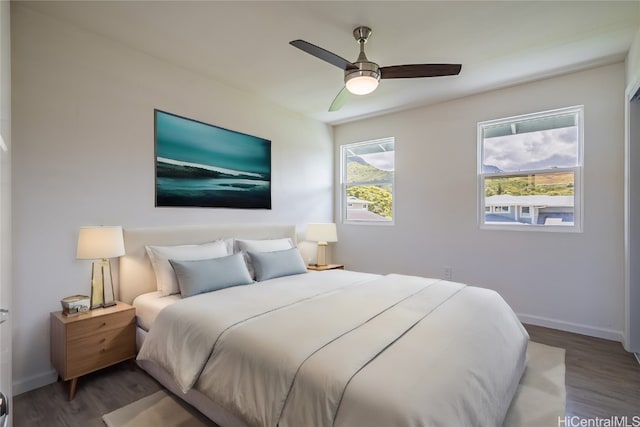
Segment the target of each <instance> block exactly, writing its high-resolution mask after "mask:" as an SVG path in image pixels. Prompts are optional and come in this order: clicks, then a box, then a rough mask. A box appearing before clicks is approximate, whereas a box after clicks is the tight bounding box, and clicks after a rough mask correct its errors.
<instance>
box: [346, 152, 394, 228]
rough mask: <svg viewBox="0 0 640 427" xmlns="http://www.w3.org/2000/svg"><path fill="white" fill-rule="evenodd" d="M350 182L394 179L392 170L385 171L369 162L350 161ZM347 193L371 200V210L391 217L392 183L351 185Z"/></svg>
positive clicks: (348, 174)
mask: <svg viewBox="0 0 640 427" xmlns="http://www.w3.org/2000/svg"><path fill="white" fill-rule="evenodd" d="M347 176H348V177H349V181H348V182H350V183H351V182H381V181H382V182H389V183H391V181H392V179H393V172H392V171H384V170H381V169H378V168H376V167H374V166H371V165H369V164H362V163H359V162H357V161H350V162H349V163H348V164H347ZM347 195H349V196H353V197H357V198H358V199H361V200H367V201H369V202H371V204H369V207H368V209H369V212H373V213H375V214H377V215H380V216H383V217H385V218H389V219H391V216H392V206H393V196H392V194H391V191H390V185H382V186H380V185H364V186H358V187H349V188H348V189H347Z"/></svg>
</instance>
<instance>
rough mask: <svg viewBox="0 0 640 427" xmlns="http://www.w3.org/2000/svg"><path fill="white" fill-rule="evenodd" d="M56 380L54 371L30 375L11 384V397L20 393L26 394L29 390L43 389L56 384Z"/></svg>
mask: <svg viewBox="0 0 640 427" xmlns="http://www.w3.org/2000/svg"><path fill="white" fill-rule="evenodd" d="M57 379H58V373H57V372H56V371H55V370H51V371H47V372H43V373H41V374H37V375H32V376H30V377H28V378H23V379H21V380H17V381H14V382H13V395H14V396H17V395H19V394H22V393H26V392H28V391H31V390H35V389H37V388H40V387H44V386H46V385H48V384H51V383H54V382H56V381H57Z"/></svg>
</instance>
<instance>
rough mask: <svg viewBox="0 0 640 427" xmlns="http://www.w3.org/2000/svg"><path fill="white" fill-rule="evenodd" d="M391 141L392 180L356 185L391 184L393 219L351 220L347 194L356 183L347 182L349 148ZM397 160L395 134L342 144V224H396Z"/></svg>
mask: <svg viewBox="0 0 640 427" xmlns="http://www.w3.org/2000/svg"><path fill="white" fill-rule="evenodd" d="M389 142H393V159H394V161H393V163H394V170H393V176H392V178H391V182H390V183H389V182H388V181H368V182H363V183H361V184H359V185H355V186H369V185H373V186H376V185H391V220H390V221H372V220H349V219H348V218H347V208H348V205H349V202H348V199H347V197H348V195H347V188H348V187H353V186H354V184H353V183H349V184H348V183H347V161H346V160H347V158H346V154H347V150H349V149H350V148H354V147H362V146H366V145H374V144H384V143H389ZM395 160H396V139H395V137H393V136H389V137H384V138H377V139H371V140H366V141H360V142H352V143H349V144H342V145H340V204H339V206H340V219H341V223H342V224H347V225H373V226H393V225H395V220H396V191H395V187H396V183H395V180H396V171H395Z"/></svg>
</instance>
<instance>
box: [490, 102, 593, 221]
mask: <svg viewBox="0 0 640 427" xmlns="http://www.w3.org/2000/svg"><path fill="white" fill-rule="evenodd" d="M583 113H584V110H583V107H582V106H578V107H570V108H563V109H559V110H553V111H546V112H542V113H535V114H527V115H524V116H517V117H510V118H506V119H500V120H491V121H486V122H481V123H478V189H479V190H478V191H479V197H478V200H479V207H478V212H479V213H480V214H479V223H480V226H481V227H482V228H499V229H517V230H544V231H580V230H581V223H582V221H581V220H582V218H581V212H582V209H581V207H582V201H581V200H582V197H581V195H582V186H581V177H582V144H583V143H582V139H583V124H582V123H583ZM511 207H513V209H511Z"/></svg>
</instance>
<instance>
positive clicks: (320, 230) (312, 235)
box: [307, 223, 338, 242]
mask: <svg viewBox="0 0 640 427" xmlns="http://www.w3.org/2000/svg"><path fill="white" fill-rule="evenodd" d="M307 240H310V241H312V242H337V241H338V232H337V231H336V225H335V224H334V223H328V224H309V226H308V227H307Z"/></svg>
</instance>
